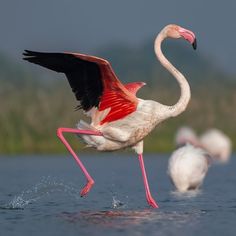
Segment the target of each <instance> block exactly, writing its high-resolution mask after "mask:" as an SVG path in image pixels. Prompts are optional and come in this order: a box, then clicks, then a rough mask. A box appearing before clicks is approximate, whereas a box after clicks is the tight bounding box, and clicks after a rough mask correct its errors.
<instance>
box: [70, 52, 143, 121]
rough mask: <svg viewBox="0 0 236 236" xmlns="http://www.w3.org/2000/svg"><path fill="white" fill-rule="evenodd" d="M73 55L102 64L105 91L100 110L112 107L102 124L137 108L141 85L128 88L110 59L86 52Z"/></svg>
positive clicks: (122, 116)
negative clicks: (119, 77)
mask: <svg viewBox="0 0 236 236" xmlns="http://www.w3.org/2000/svg"><path fill="white" fill-rule="evenodd" d="M73 55H74V56H76V57H79V58H81V59H84V60H87V61H91V62H96V63H97V64H99V66H100V69H101V73H102V81H103V86H104V91H103V94H102V96H101V98H100V103H99V107H98V110H99V111H103V110H105V109H108V108H110V111H109V113H108V114H107V116H106V117H105V118H104V119H103V120H102V121H101V122H100V124H101V125H102V124H104V123H106V122H112V121H115V120H118V119H121V118H124V117H125V116H127V115H129V114H131V113H132V112H134V111H135V110H136V108H137V104H138V99H137V98H136V96H135V93H136V92H137V90H138V88H140V87H141V85H134V84H133V85H131V84H130V85H128V86H127V87H128V89H127V88H126V87H125V86H124V85H123V84H122V83H121V82H120V81H119V79H118V78H117V77H116V75H115V73H114V71H113V69H112V67H111V65H110V63H109V62H108V61H106V60H104V59H102V58H98V57H94V56H88V55H84V54H78V53H73Z"/></svg>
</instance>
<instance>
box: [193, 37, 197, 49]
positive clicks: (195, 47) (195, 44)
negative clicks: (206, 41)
mask: <svg viewBox="0 0 236 236" xmlns="http://www.w3.org/2000/svg"><path fill="white" fill-rule="evenodd" d="M192 46H193V49H194V50H196V49H197V40H196V39H194V41H193V43H192Z"/></svg>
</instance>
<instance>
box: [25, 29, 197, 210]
mask: <svg viewBox="0 0 236 236" xmlns="http://www.w3.org/2000/svg"><path fill="white" fill-rule="evenodd" d="M168 37H170V38H175V39H177V38H181V37H182V38H184V39H186V40H187V41H189V42H190V43H191V44H192V45H193V48H194V49H196V46H197V44H196V38H195V35H194V33H193V32H191V31H189V30H187V29H184V28H182V27H180V26H178V25H173V24H171V25H167V26H166V27H164V28H163V29H162V31H161V32H160V33H159V34H158V36H157V37H156V39H155V46H154V49H155V53H156V56H157V58H158V59H159V61H160V62H161V64H162V65H163V66H164V67H165V68H166V69H167V70H168V71H170V73H171V74H172V75H173V76H174V77H175V78H176V79H177V81H178V83H179V85H180V88H181V96H180V99H179V101H178V102H177V103H176V104H175V105H173V106H167V105H163V104H160V103H158V102H155V101H152V100H143V99H139V98H137V97H136V96H135V94H136V91H137V90H138V89H139V88H140V87H141V86H142V85H143V83H131V84H128V85H123V84H122V83H121V82H120V81H119V80H118V78H117V76H116V75H115V73H114V71H113V69H112V67H111V65H110V63H109V62H108V61H106V60H104V59H102V58H98V57H95V56H89V55H84V54H80V53H67V52H66V53H42V52H33V51H28V50H26V51H25V53H24V56H26V57H25V58H24V59H25V60H27V61H29V62H32V63H35V64H38V65H40V66H44V67H46V68H48V69H51V70H54V71H56V72H61V73H65V75H66V77H67V79H68V81H69V84H70V86H71V88H72V91H73V92H74V94H75V96H76V99H77V100H78V101H79V102H80V104H79V106H78V108H81V109H83V110H84V111H85V112H86V113H87V114H88V115H89V116H90V117H91V124H87V123H85V122H84V121H80V122H79V123H78V125H77V128H76V129H72V128H58V130H57V135H58V137H59V138H60V139H61V141H62V142H63V143H64V145H65V146H66V148H67V149H68V151H69V152H70V153H71V154H72V156H73V157H74V158H75V160H76V162H77V163H78V165H79V166H80V168H81V170H82V171H83V173H84V174H85V177H86V179H87V184H86V185H85V187H84V188H83V189H82V191H81V196H85V195H86V194H87V193H88V192H89V190H90V189H91V187H92V186H93V184H94V180H93V179H92V177H91V176H90V175H89V173H88V171H87V170H86V169H85V167H84V165H83V164H82V162H81V161H80V159H79V157H78V156H77V155H76V153H75V152H74V151H73V150H72V148H71V146H70V145H69V143H68V142H67V140H66V139H65V138H64V136H63V133H74V134H78V135H79V136H81V137H82V138H83V139H84V141H85V142H86V143H87V144H88V145H89V146H91V147H94V148H96V149H97V150H99V151H112V150H118V149H122V148H126V147H131V148H133V149H134V150H135V152H136V153H137V154H138V157H139V163H140V167H141V171H142V176H143V181H144V187H145V192H146V199H147V202H148V204H149V205H150V206H152V207H153V208H157V207H158V205H157V203H156V202H155V200H154V199H153V197H152V196H151V192H150V189H149V184H148V180H147V175H146V171H145V167H144V162H143V139H144V137H146V136H147V135H148V134H149V133H150V132H151V131H152V130H153V129H154V128H155V126H156V125H157V124H159V123H160V122H162V121H163V120H166V119H168V118H170V117H175V116H177V115H179V114H180V113H182V112H183V111H184V110H185V109H186V107H187V104H188V102H189V100H190V96H191V93H190V87H189V84H188V82H187V80H186V79H185V77H184V76H183V75H182V74H181V73H180V72H179V71H178V70H177V69H176V68H175V67H174V66H173V65H172V64H171V63H170V62H169V61H168V60H167V59H166V57H165V56H164V55H163V53H162V51H161V43H162V41H163V40H164V39H165V38H168Z"/></svg>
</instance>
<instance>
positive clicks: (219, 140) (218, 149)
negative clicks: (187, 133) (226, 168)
mask: <svg viewBox="0 0 236 236" xmlns="http://www.w3.org/2000/svg"><path fill="white" fill-rule="evenodd" d="M199 140H200V143H201V145H202V147H203V148H204V149H205V150H206V151H208V153H209V154H210V155H212V157H213V158H214V159H215V160H217V161H218V162H221V163H226V162H228V161H229V159H230V155H231V152H232V143H231V140H230V138H229V137H228V136H227V135H226V134H224V133H223V132H222V131H220V130H218V129H215V128H214V129H209V130H207V131H206V132H204V133H203V134H202V135H201V136H200V138H199Z"/></svg>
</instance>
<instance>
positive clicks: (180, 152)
mask: <svg viewBox="0 0 236 236" xmlns="http://www.w3.org/2000/svg"><path fill="white" fill-rule="evenodd" d="M210 163H211V157H210V156H209V155H208V154H207V152H205V151H204V150H203V149H201V148H197V147H194V146H193V145H191V144H186V145H185V146H183V147H180V148H178V149H177V150H176V151H174V152H173V153H172V155H171V157H170V159H169V162H168V171H167V173H168V175H169V176H170V179H171V182H172V183H173V185H174V186H175V187H176V189H177V190H178V191H179V192H186V191H188V190H195V189H198V188H199V187H200V186H201V185H202V183H203V180H204V178H205V176H206V174H207V171H208V167H209V165H210Z"/></svg>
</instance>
